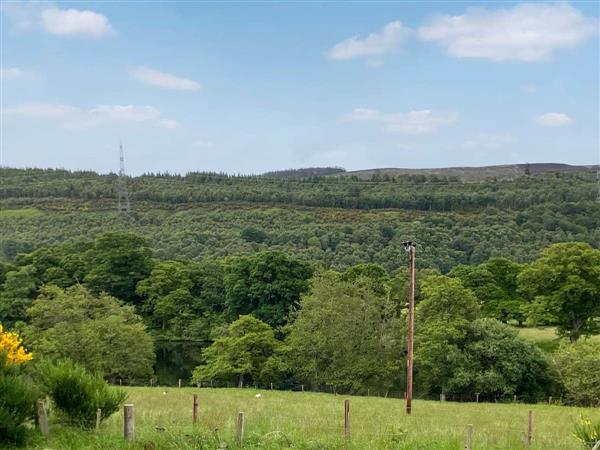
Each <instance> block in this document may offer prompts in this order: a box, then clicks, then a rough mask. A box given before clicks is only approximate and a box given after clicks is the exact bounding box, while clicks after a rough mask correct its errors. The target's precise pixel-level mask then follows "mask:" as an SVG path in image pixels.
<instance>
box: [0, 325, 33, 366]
mask: <svg viewBox="0 0 600 450" xmlns="http://www.w3.org/2000/svg"><path fill="white" fill-rule="evenodd" d="M22 343H23V341H22V340H21V338H20V337H19V335H18V334H16V333H13V332H11V331H4V328H3V327H2V324H1V323H0V353H6V360H7V362H8V364H15V365H17V364H23V363H24V362H27V361H30V360H31V358H32V355H31V353H28V352H27V350H26V349H25V348H24V347H23V346H22Z"/></svg>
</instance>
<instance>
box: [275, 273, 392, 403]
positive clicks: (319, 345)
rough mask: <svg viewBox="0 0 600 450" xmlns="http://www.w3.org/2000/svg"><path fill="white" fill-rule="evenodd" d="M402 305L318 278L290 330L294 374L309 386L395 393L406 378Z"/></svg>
mask: <svg viewBox="0 0 600 450" xmlns="http://www.w3.org/2000/svg"><path fill="white" fill-rule="evenodd" d="M398 317H399V314H398V306H397V303H395V302H392V301H391V300H389V299H388V296H386V295H378V294H377V293H376V292H375V291H373V290H372V289H371V288H370V287H369V286H368V285H365V284H354V283H350V282H347V281H342V280H340V278H339V275H338V274H336V273H331V272H326V273H321V274H319V275H317V276H316V277H315V278H314V279H313V280H312V282H311V290H310V293H309V294H307V295H305V296H303V297H302V300H301V301H300V307H299V309H298V310H297V311H296V313H295V315H294V321H293V322H292V323H291V324H290V325H289V327H288V331H289V336H288V338H287V340H286V342H287V344H288V346H289V355H290V358H291V360H292V363H291V364H292V368H293V371H294V373H295V374H296V375H297V376H298V377H299V378H300V379H301V380H303V381H304V382H305V383H307V384H314V385H327V386H337V387H338V388H339V389H340V390H342V389H343V390H347V391H352V392H357V391H360V390H362V389H366V388H369V387H371V388H383V389H385V390H388V389H391V388H392V387H393V386H395V385H397V384H398V376H399V374H401V373H403V372H402V370H401V367H402V364H403V358H402V354H403V342H404V341H403V336H404V333H403V332H402V331H401V330H402V324H403V323H404V320H400V319H399V318H398Z"/></svg>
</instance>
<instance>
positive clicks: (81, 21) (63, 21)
mask: <svg viewBox="0 0 600 450" xmlns="http://www.w3.org/2000/svg"><path fill="white" fill-rule="evenodd" d="M40 18H41V23H42V28H43V29H44V30H45V31H47V32H48V33H50V34H56V35H59V36H85V37H92V38H95V39H98V38H101V37H102V36H105V35H107V34H109V33H111V32H112V31H113V28H112V26H111V25H110V23H109V22H108V18H107V17H106V16H104V15H102V14H99V13H96V12H94V11H89V10H83V11H82V10H79V9H58V8H48V9H45V10H43V11H42V13H41V17H40Z"/></svg>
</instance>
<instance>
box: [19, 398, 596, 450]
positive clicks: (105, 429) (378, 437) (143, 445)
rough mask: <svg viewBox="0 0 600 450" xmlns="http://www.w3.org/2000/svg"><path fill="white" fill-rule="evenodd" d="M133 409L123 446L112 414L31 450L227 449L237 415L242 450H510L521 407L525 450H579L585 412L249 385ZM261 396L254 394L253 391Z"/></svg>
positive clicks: (519, 428)
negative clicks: (578, 426) (407, 401)
mask: <svg viewBox="0 0 600 450" xmlns="http://www.w3.org/2000/svg"><path fill="white" fill-rule="evenodd" d="M128 392H129V394H130V398H129V402H131V403H133V404H134V405H135V419H136V434H137V439H136V442H135V443H134V444H127V443H125V442H124V441H123V438H122V432H123V418H122V413H118V414H115V415H114V416H112V417H111V418H110V419H108V420H107V421H106V423H104V424H103V425H102V428H101V430H100V432H98V433H95V432H81V431H74V430H72V429H69V428H60V427H59V426H58V425H55V426H53V428H52V437H51V438H50V441H48V442H43V441H38V442H36V443H35V444H34V445H32V446H31V447H30V448H37V449H52V450H63V449H64V450H66V449H98V450H100V449H103V450H104V449H107V450H108V449H145V450H148V449H218V448H237V444H236V442H235V433H236V417H237V414H238V412H239V411H243V412H244V413H245V417H246V429H245V440H244V446H243V448H247V449H283V448H294V449H342V448H343V449H356V450H358V449H382V450H387V449H399V450H409V449H410V450H433V449H435V450H450V449H452V450H456V449H460V448H462V444H463V439H464V430H465V427H466V425H467V424H472V425H473V427H474V437H473V449H474V450H476V449H479V450H484V449H485V450H513V449H522V448H523V447H524V444H523V441H522V438H523V433H524V432H525V431H526V430H527V411H528V410H529V409H531V410H533V411H534V439H533V443H532V445H531V447H530V448H531V450H542V449H544V450H547V449H552V450H580V449H581V447H580V445H581V444H580V443H579V442H578V441H577V440H576V439H575V438H574V437H573V435H572V431H573V427H574V424H575V423H576V422H577V420H578V418H579V416H580V415H581V414H583V415H587V416H593V415H594V414H596V415H598V414H599V413H598V412H595V411H593V410H591V409H585V408H569V407H561V406H554V405H542V404H540V405H522V404H490V403H479V404H474V403H451V402H445V403H440V402H432V401H418V400H417V401H415V402H414V406H413V414H412V415H411V416H407V415H406V414H405V413H404V402H403V401H402V400H398V399H384V398H375V397H346V396H334V395H331V394H317V393H309V392H305V393H301V392H294V393H292V392H280V391H257V390H254V389H243V390H239V389H194V388H182V389H178V388H166V389H163V388H160V387H159V388H128ZM194 393H196V394H198V395H199V403H200V418H199V423H198V424H197V426H196V427H194V426H193V425H192V423H191V417H192V395H193V394H194ZM258 393H260V394H261V397H260V398H257V397H256V394H258ZM345 398H350V422H351V437H350V439H349V441H348V442H345V441H344V438H343V411H344V409H343V400H344V399H345Z"/></svg>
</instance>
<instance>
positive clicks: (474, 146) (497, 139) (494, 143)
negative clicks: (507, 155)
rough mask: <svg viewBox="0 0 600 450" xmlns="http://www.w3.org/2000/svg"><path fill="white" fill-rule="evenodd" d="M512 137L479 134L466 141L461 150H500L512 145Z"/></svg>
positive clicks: (507, 135)
mask: <svg viewBox="0 0 600 450" xmlns="http://www.w3.org/2000/svg"><path fill="white" fill-rule="evenodd" d="M512 142H513V137H512V136H511V135H510V134H506V133H505V134H480V135H478V136H475V137H473V138H471V139H468V140H467V141H466V142H465V143H464V144H463V148H465V149H466V150H480V151H481V150H500V149H502V148H505V147H507V146H508V145H510V144H512Z"/></svg>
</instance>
